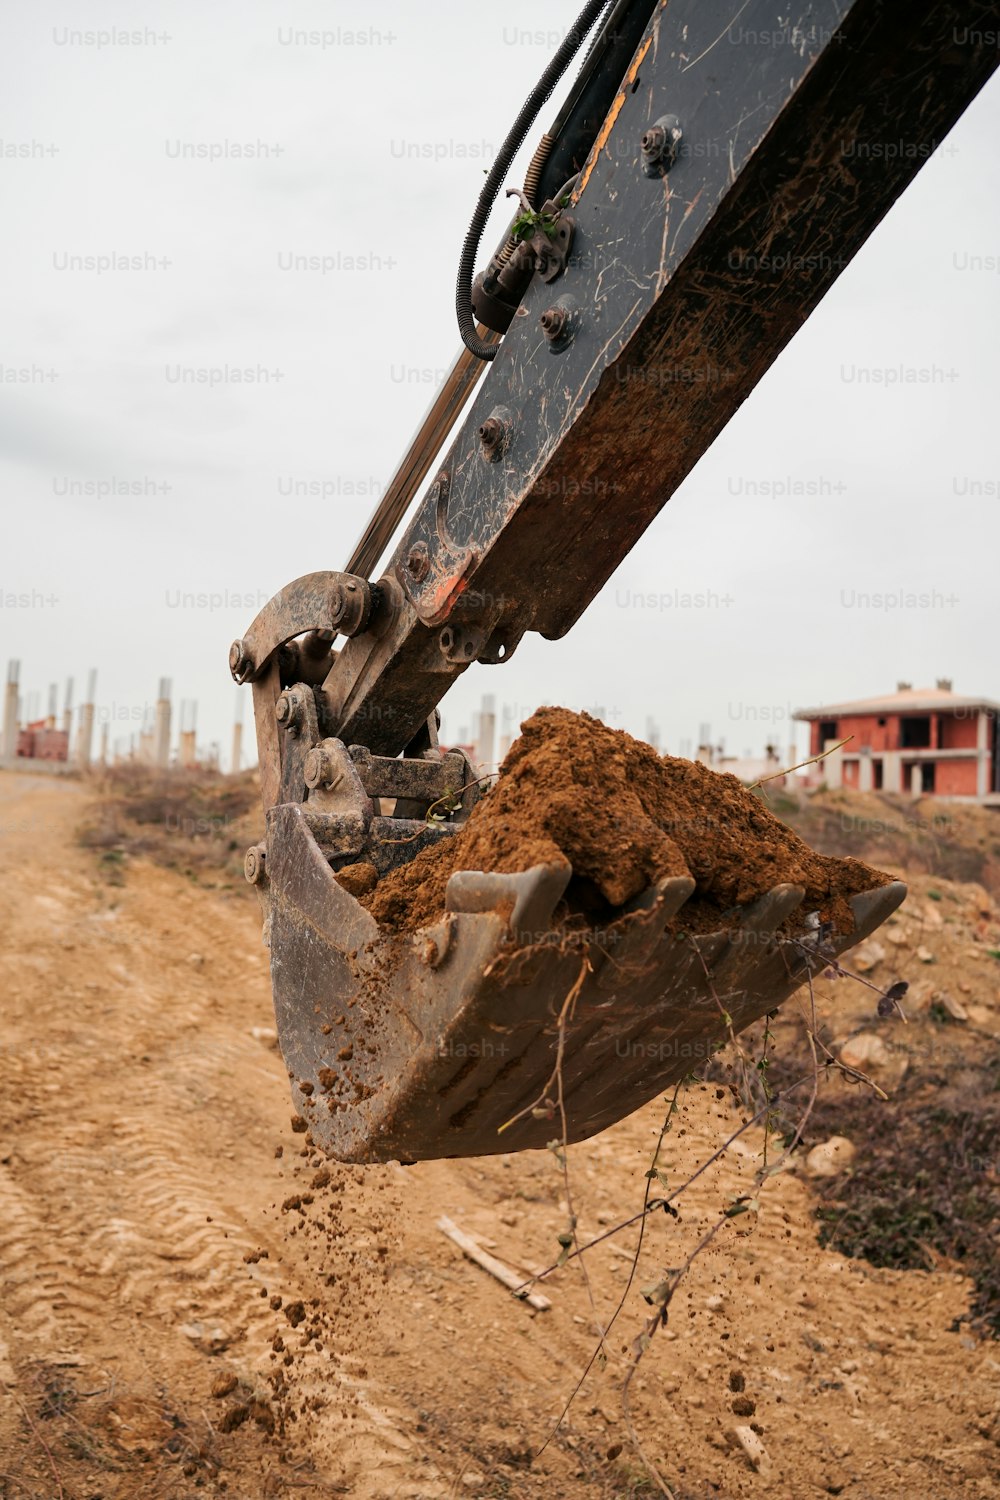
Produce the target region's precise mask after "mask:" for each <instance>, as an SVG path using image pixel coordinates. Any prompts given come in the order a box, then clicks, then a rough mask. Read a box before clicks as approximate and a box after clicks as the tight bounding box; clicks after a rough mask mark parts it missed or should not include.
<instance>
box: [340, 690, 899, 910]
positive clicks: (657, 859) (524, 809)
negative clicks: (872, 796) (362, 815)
mask: <svg viewBox="0 0 1000 1500" xmlns="http://www.w3.org/2000/svg"><path fill="white" fill-rule="evenodd" d="M567 859H568V860H569V861H570V863H571V864H572V866H573V872H574V878H573V880H572V881H571V883H570V886H569V888H568V891H567V897H566V904H565V909H564V911H563V912H562V913H561V914H559V913H557V916H559V915H561V916H562V917H563V919H564V920H565V919H566V918H567V917H568V918H570V919H572V918H573V917H577V918H579V917H581V916H583V917H588V916H590V917H595V916H598V915H599V916H600V917H601V918H603V919H604V920H607V918H608V915H609V912H610V909H612V908H617V907H621V906H623V905H624V904H625V903H626V902H627V901H628V900H629V899H630V898H631V897H633V896H636V895H638V893H639V892H640V891H642V890H643V889H644V888H645V887H646V886H648V885H649V884H650V883H651V882H652V881H654V880H662V879H664V878H666V877H669V876H676V875H690V876H691V877H693V879H694V881H695V893H694V897H693V898H692V900H691V902H690V903H689V904H688V905H687V906H686V907H685V909H684V923H685V926H686V927H689V928H690V927H695V928H697V927H700V926H704V925H710V926H714V925H718V921H719V918H720V917H721V915H722V914H723V913H724V912H725V911H726V910H728V909H731V908H733V907H735V906H744V905H747V904H748V903H749V902H751V901H753V900H755V899H756V898H757V897H759V896H763V895H764V894H765V893H766V892H767V891H770V890H772V889H773V888H774V886H776V885H779V884H781V883H783V882H786V881H787V882H789V883H791V884H793V885H801V886H804V887H805V892H806V899H805V902H804V903H803V906H802V908H801V910H802V912H803V914H805V913H808V912H811V911H818V912H819V913H820V917H821V919H822V920H824V921H830V922H831V923H832V924H833V925H834V927H835V928H836V929H837V930H838V931H841V932H850V931H851V929H852V925H853V919H852V917H851V912H850V907H849V905H848V901H849V898H850V897H851V896H853V895H855V894H856V893H857V892H859V891H864V890H870V889H871V888H872V887H873V886H878V885H884V884H885V882H886V880H887V879H888V877H887V876H885V875H882V874H880V872H879V871H877V870H873V869H871V868H870V867H869V866H868V865H865V864H862V863H861V861H860V860H856V859H830V858H827V857H825V856H823V855H820V854H815V853H814V852H813V851H812V850H811V849H810V848H809V846H808V845H807V844H805V843H804V842H803V841H802V839H800V838H799V837H798V835H797V834H795V833H793V832H792V831H791V829H789V828H786V827H785V826H784V824H782V823H780V822H779V821H778V819H777V818H775V817H774V816H773V814H772V813H770V812H769V811H768V809H767V808H766V807H765V806H764V805H763V803H762V802H761V801H760V800H759V799H758V798H757V797H755V796H754V795H753V793H752V792H749V791H748V790H747V789H746V787H744V786H743V784H742V782H740V781H738V780H737V778H736V777H735V776H729V775H720V774H719V773H718V772H716V771H712V770H711V769H709V767H707V766H703V765H701V764H700V763H698V762H697V761H688V760H680V759H678V758H677V757H675V756H670V755H667V756H660V755H658V754H657V753H656V751H655V750H653V749H651V747H650V746H649V745H645V744H643V743H642V742H641V741H639V740H635V739H633V738H632V736H631V735H629V734H626V733H625V732H624V731H623V730H620V729H609V728H608V727H607V726H606V725H604V724H602V723H600V721H599V720H597V719H593V718H591V717H590V715H589V714H585V713H584V714H577V713H572V712H571V711H570V710H569V709H565V708H540V709H539V710H538V711H537V712H536V713H535V714H533V715H532V717H531V718H530V719H528V720H527V721H526V723H524V724H523V725H522V726H521V737H520V739H518V740H517V741H516V742H515V744H514V745H513V746H512V747H511V749H510V752H509V754H508V755H507V758H506V760H505V761H504V763H503V766H502V767H501V771H500V776H499V779H498V781H497V784H496V786H495V787H494V788H493V789H492V790H491V791H490V792H489V793H488V794H487V795H486V796H485V797H484V798H483V800H482V801H481V802H480V803H479V804H478V805H477V806H476V807H475V808H474V809H473V812H472V814H471V816H470V817H469V820H468V822H467V823H466V824H465V825H464V827H462V828H461V829H460V830H459V831H458V832H457V833H456V835H455V836H454V837H453V838H451V839H448V840H442V841H441V842H439V843H437V844H435V845H434V846H433V847H432V848H430V849H425V850H424V851H423V852H422V853H420V854H418V855H417V856H416V858H415V859H413V860H412V861H411V863H409V864H407V865H403V866H401V867H399V868H397V869H395V870H393V871H391V872H390V873H389V874H387V875H384V876H383V877H382V879H381V880H380V881H379V882H378V884H377V886H376V887H375V888H374V890H373V891H371V893H370V894H364V893H361V891H360V887H358V886H357V885H355V886H354V893H360V894H361V900H362V903H363V904H364V905H365V906H367V907H368V908H369V910H370V911H371V912H372V915H373V916H374V917H375V919H376V921H377V922H378V923H379V924H380V926H382V927H383V928H386V929H389V930H391V931H397V932H399V931H402V932H406V931H413V930H414V929H416V928H417V927H422V926H425V925H428V924H430V923H432V922H434V921H436V920H438V919H439V918H440V917H441V916H442V915H443V913H444V910H445V889H446V887H447V884H448V879H449V877H450V876H451V875H452V874H453V873H454V872H455V871H456V870H497V871H501V872H504V873H510V872H516V871H523V870H528V869H530V868H531V867H532V865H537V864H548V863H556V864H561V863H564V862H565V861H566V860H567ZM354 868H361V867H354ZM367 868H370V867H367ZM350 888H351V887H350V886H349V889H350ZM602 902H603V904H604V909H603V911H601V910H600V904H601V903H602Z"/></svg>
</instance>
